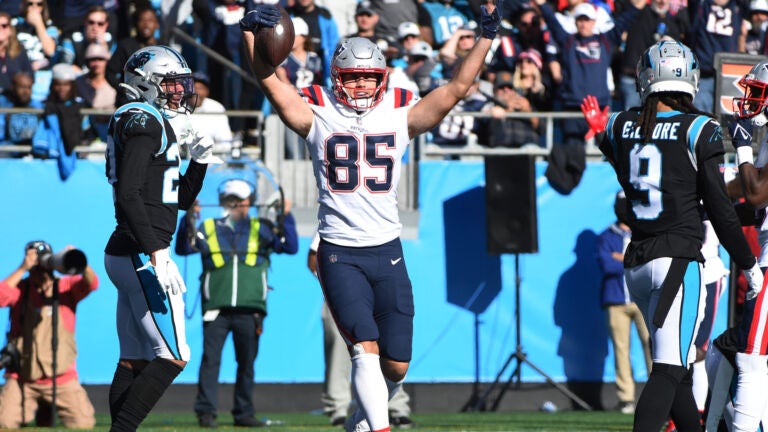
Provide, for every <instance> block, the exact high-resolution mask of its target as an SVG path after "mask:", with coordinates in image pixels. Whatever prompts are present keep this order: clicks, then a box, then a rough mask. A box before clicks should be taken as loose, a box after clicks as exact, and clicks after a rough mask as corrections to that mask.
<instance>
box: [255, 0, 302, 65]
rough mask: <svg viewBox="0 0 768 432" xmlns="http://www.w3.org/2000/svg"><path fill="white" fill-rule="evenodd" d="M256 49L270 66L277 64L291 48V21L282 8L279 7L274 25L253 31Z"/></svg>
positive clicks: (285, 56)
mask: <svg viewBox="0 0 768 432" xmlns="http://www.w3.org/2000/svg"><path fill="white" fill-rule="evenodd" d="M254 38H255V40H254V43H255V45H256V51H257V52H258V54H259V55H260V56H261V58H262V59H263V60H264V61H265V62H266V63H269V64H270V65H272V66H275V67H277V66H279V65H280V64H281V63H282V62H283V61H284V60H285V59H286V58H288V54H289V53H290V52H291V48H293V39H294V32H293V22H292V21H291V16H290V15H288V12H286V11H285V9H284V8H280V21H278V23H277V24H275V26H274V27H262V28H260V29H259V30H258V31H256V32H255V33H254Z"/></svg>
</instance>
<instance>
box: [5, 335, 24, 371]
mask: <svg viewBox="0 0 768 432" xmlns="http://www.w3.org/2000/svg"><path fill="white" fill-rule="evenodd" d="M20 367H21V353H20V352H19V349H18V348H16V345H15V344H14V343H13V342H8V344H6V345H5V346H4V347H3V349H2V350H0V369H6V368H7V369H8V370H11V371H17V372H18V371H19V369H20Z"/></svg>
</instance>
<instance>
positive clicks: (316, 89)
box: [301, 84, 325, 106]
mask: <svg viewBox="0 0 768 432" xmlns="http://www.w3.org/2000/svg"><path fill="white" fill-rule="evenodd" d="M301 96H302V97H304V100H306V101H307V103H308V104H310V105H317V106H325V101H324V100H323V90H322V88H321V87H320V86H319V85H317V84H315V85H313V86H309V87H304V88H303V89H301Z"/></svg>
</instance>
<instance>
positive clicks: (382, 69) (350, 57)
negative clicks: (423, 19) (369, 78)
mask: <svg viewBox="0 0 768 432" xmlns="http://www.w3.org/2000/svg"><path fill="white" fill-rule="evenodd" d="M347 74H365V75H373V76H375V77H376V88H375V89H374V90H373V92H372V93H371V92H370V91H361V90H360V89H359V88H357V87H354V86H352V87H344V77H345V76H346V75H347ZM387 76H388V72H387V61H386V59H385V58H384V54H383V53H382V52H381V49H379V47H378V46H377V45H376V44H375V43H373V42H371V41H370V40H368V39H366V38H362V37H353V38H349V39H343V40H342V41H341V42H339V44H338V45H337V46H336V52H334V53H333V58H332V59H331V79H332V81H333V94H334V96H336V99H337V100H338V101H339V102H341V103H343V104H345V105H347V106H349V107H351V108H353V109H355V110H357V111H364V110H369V109H371V108H373V107H375V106H376V105H377V104H378V103H379V102H381V100H382V98H383V97H384V93H385V92H386V91H387Z"/></svg>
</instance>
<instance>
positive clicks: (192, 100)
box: [120, 45, 197, 116]
mask: <svg viewBox="0 0 768 432" xmlns="http://www.w3.org/2000/svg"><path fill="white" fill-rule="evenodd" d="M123 81H125V82H124V83H121V84H120V87H121V88H123V89H125V90H126V93H127V95H128V98H129V99H132V100H139V101H144V102H147V103H149V104H152V105H154V106H155V107H157V108H158V109H159V110H160V111H161V112H162V113H163V114H165V115H167V116H168V115H170V116H173V115H175V114H176V113H192V112H193V111H194V110H195V106H196V105H197V104H196V102H197V95H196V94H195V82H194V79H193V78H192V70H191V69H190V68H189V66H187V61H186V60H184V57H182V56H181V54H179V53H178V52H177V51H176V50H174V49H173V48H170V47H167V46H163V45H154V46H148V47H144V48H142V49H140V50H138V51H136V52H134V53H133V54H131V56H130V57H129V58H128V61H126V62H125V67H124V68H123Z"/></svg>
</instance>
